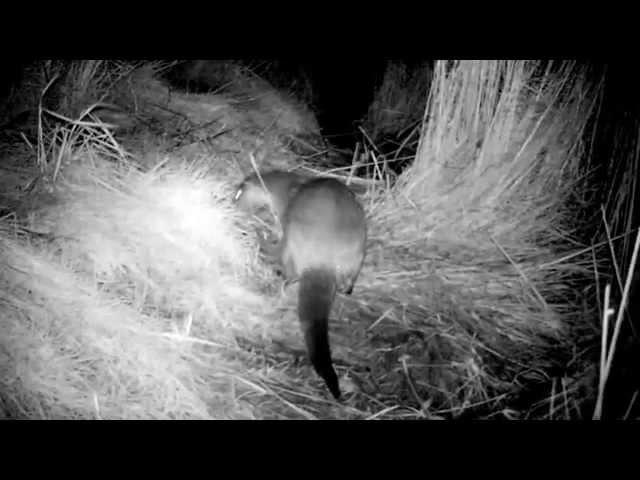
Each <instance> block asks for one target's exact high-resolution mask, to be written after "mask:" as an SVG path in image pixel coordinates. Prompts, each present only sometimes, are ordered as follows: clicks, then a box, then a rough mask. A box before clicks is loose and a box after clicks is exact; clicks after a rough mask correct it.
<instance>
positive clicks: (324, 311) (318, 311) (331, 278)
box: [298, 269, 340, 400]
mask: <svg viewBox="0 0 640 480" xmlns="http://www.w3.org/2000/svg"><path fill="white" fill-rule="evenodd" d="M335 291H336V278H335V274H334V273H332V272H327V271H324V270H321V269H314V270H309V271H306V272H303V274H302V277H301V278H300V290H299V294H298V295H299V299H298V315H299V317H300V323H301V326H302V331H303V333H304V340H305V343H306V346H307V352H308V354H309V360H310V361H311V364H312V365H313V368H314V369H315V371H316V372H317V374H318V375H320V377H322V378H323V379H324V381H325V383H326V385H327V387H328V388H329V391H330V392H331V394H332V395H333V396H334V398H335V399H336V400H339V399H340V385H339V382H338V375H336V371H335V370H334V368H333V363H332V360H331V349H330V347H329V313H330V311H331V305H332V303H333V300H334V298H335Z"/></svg>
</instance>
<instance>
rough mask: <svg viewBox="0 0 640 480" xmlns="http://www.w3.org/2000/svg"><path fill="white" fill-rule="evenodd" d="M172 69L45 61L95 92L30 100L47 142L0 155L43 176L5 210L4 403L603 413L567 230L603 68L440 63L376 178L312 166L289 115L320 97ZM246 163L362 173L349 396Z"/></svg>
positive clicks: (339, 362)
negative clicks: (265, 237)
mask: <svg viewBox="0 0 640 480" xmlns="http://www.w3.org/2000/svg"><path fill="white" fill-rule="evenodd" d="M170 66H171V65H166V64H144V63H142V64H134V65H131V64H122V63H100V62H98V63H91V62H79V63H77V64H73V65H72V66H71V67H72V68H69V66H67V68H63V67H62V66H61V67H60V68H61V71H60V79H64V81H65V82H68V83H66V84H61V85H57V84H56V81H55V79H54V80H52V79H51V78H49V79H44V80H43V81H42V82H40V88H41V90H40V92H39V93H42V92H44V93H45V95H42V96H41V97H38V98H42V99H45V98H46V93H47V87H48V88H51V89H55V91H56V92H60V91H64V88H63V87H64V85H76V84H77V85H78V86H82V89H81V90H82V91H83V92H84V93H83V95H80V96H79V97H75V98H78V100H75V101H74V102H72V103H73V105H70V104H69V103H65V102H69V101H70V98H73V97H70V96H69V95H62V97H61V98H64V99H65V101H60V100H58V101H55V102H54V101H52V103H53V104H52V105H46V106H45V103H46V102H42V101H40V100H38V101H37V102H35V105H40V107H39V109H38V119H39V122H38V125H40V128H39V129H38V134H37V138H36V139H35V140H34V142H35V143H32V144H31V147H28V148H23V149H22V150H20V149H17V150H16V149H13V150H7V152H11V154H10V155H9V154H6V153H5V157H6V159H5V161H4V163H3V168H5V166H6V165H9V164H14V165H15V164H22V165H23V170H21V174H20V175H13V176H10V177H5V182H12V185H6V186H11V187H16V186H23V184H24V182H26V181H27V179H28V181H29V182H30V184H33V185H34V186H32V187H31V188H30V189H28V190H24V189H18V188H12V189H11V191H13V192H15V193H14V194H13V195H12V196H7V197H6V198H5V204H6V205H5V209H6V211H8V212H15V213H16V214H15V215H13V214H11V215H7V216H5V217H4V218H3V219H2V224H1V226H2V231H1V232H0V248H1V249H2V262H1V265H0V281H1V282H2V289H1V291H2V300H3V306H2V308H3V310H4V311H5V314H4V315H3V319H2V322H1V323H0V330H2V332H1V334H0V355H1V356H2V362H1V365H2V367H0V385H1V387H2V388H1V389H0V390H1V391H2V393H1V394H0V398H1V401H2V403H1V405H2V407H1V411H2V412H3V413H4V416H6V417H12V418H306V419H314V418H335V419H353V418H378V419H379V418H398V419H399V418H460V417H473V418H494V417H503V418H504V417H506V418H580V417H581V416H584V415H585V412H587V415H589V416H590V415H591V413H590V412H589V410H588V409H590V408H592V407H593V404H594V402H595V400H596V397H597V390H598V369H599V368H600V367H601V365H600V363H599V358H598V351H597V348H596V349H593V347H594V345H595V346H596V347H597V346H599V345H600V342H599V337H598V334H599V328H598V324H597V319H598V315H599V314H598V311H597V309H596V302H597V294H596V292H595V289H594V288H591V289H590V288H588V287H589V285H590V284H591V285H593V280H592V278H593V274H594V260H593V258H594V250H593V249H592V248H590V246H589V245H583V244H580V243H579V239H578V238H577V235H576V233H575V232H576V230H577V229H578V228H580V216H579V215H578V214H577V212H579V208H580V207H579V205H580V202H581V201H583V197H582V195H585V194H586V193H587V192H589V188H590V183H589V180H590V177H589V172H588V171H587V168H588V167H587V165H588V162H584V161H583V160H584V158H585V141H587V140H588V138H589V136H588V133H589V132H588V123H587V122H588V119H589V118H590V115H592V113H593V110H594V106H595V105H596V103H595V101H596V99H597V98H598V97H597V95H598V92H599V88H600V84H599V83H597V82H595V83H593V82H589V81H587V76H586V72H585V71H583V70H581V69H580V68H578V67H577V66H576V65H575V64H573V63H570V62H565V63H558V64H554V63H552V64H548V65H547V64H543V63H540V62H530V61H496V62H436V64H435V69H434V71H433V81H432V84H431V88H430V90H429V93H428V101H427V104H426V109H425V110H424V111H425V114H424V118H423V121H422V125H421V126H419V133H420V136H419V138H420V143H419V146H418V150H417V154H416V158H415V161H414V163H413V165H412V166H411V167H410V168H409V169H407V170H405V172H404V173H403V174H402V175H400V177H399V178H398V179H397V180H396V181H395V182H391V181H389V177H388V176H387V173H388V172H386V171H384V166H383V163H382V162H380V161H379V158H378V156H377V155H376V154H375V152H373V151H372V152H369V156H368V157H367V158H366V159H365V160H366V161H368V162H370V163H372V164H373V168H372V169H371V171H372V172H374V176H373V177H372V178H368V179H355V178H350V174H351V173H352V172H353V171H354V170H355V168H356V167H357V166H361V165H353V166H347V167H345V168H343V169H336V170H334V171H333V172H327V171H319V170H318V167H317V165H318V162H314V163H313V164H311V163H307V162H301V161H300V160H299V157H298V156H296V155H295V154H293V153H292V152H291V144H292V143H291V142H292V138H294V137H295V135H297V134H302V135H306V134H309V133H311V134H312V133H313V132H312V131H309V130H308V129H303V130H304V131H301V130H296V129H295V128H294V129H292V128H291V125H294V126H299V125H309V122H308V118H309V117H308V115H309V112H308V111H306V110H304V109H303V111H301V113H300V119H297V118H296V115H297V113H296V112H297V110H296V106H295V104H293V103H289V102H284V103H286V108H283V109H278V108H275V106H277V105H278V104H279V102H280V100H278V99H279V98H285V97H283V96H280V95H270V96H268V98H269V99H270V100H269V102H266V103H265V102H264V101H261V102H256V101H254V100H251V101H248V99H247V97H246V95H245V94H244V93H238V92H245V93H246V88H244V87H243V88H241V86H242V85H245V86H246V85H247V84H250V85H252V88H253V89H254V91H255V89H256V88H257V87H255V82H254V81H253V80H252V81H247V82H245V83H243V82H241V83H240V85H241V86H240V87H238V88H237V89H235V90H234V89H231V90H230V91H229V92H231V93H224V92H214V93H208V94H189V93H185V92H179V91H175V90H172V89H170V88H169V87H168V86H167V84H166V83H165V82H164V81H163V80H162V79H161V78H160V73H161V72H162V71H164V69H166V68H169V67H170ZM62 72H64V75H63V73H62ZM98 72H102V73H100V74H98ZM107 72H109V74H107ZM235 72H236V73H235V75H236V76H237V75H239V74H240V73H238V71H235ZM106 78H109V79H113V81H109V82H106V81H105V80H104V79H106ZM45 80H46V81H45ZM261 84H262V83H261ZM265 88H267V87H265ZM269 88H270V87H269ZM51 91H54V90H51ZM234 92H235V94H234ZM234 95H235V96H234ZM80 98H82V99H83V100H79V99H80ZM263 98H267V97H263ZM102 104H109V105H110V107H109V111H110V112H111V113H110V114H106V116H105V107H102ZM131 105H135V109H132V108H128V109H127V108H126V107H127V106H129V107H130V106H131ZM100 109H102V112H103V117H104V118H108V119H109V120H111V121H109V122H107V123H111V124H112V125H111V126H108V125H105V124H104V122H103V121H100V117H99V111H100ZM113 112H115V113H113ZM273 112H276V113H273ZM283 112H286V113H283ZM92 113H95V115H93V117H91V118H90V116H91V115H92ZM258 113H259V114H258ZM283 115H286V119H285V120H283ZM43 119H48V120H43ZM274 119H275V120H274ZM103 120H104V119H103ZM47 122H48V123H47ZM118 125H124V127H123V128H120V129H118V128H117V127H118ZM311 130H313V129H311ZM356 160H357V161H358V162H361V161H362V158H358V157H356ZM28 166H29V167H30V168H31V170H30V169H29V168H24V167H28ZM254 168H261V169H266V168H299V169H302V170H304V171H307V172H316V173H318V174H325V175H326V174H330V173H331V174H334V175H340V176H343V177H345V180H346V181H347V182H349V183H351V184H353V185H358V186H360V187H361V188H359V189H358V191H359V192H360V196H361V199H362V202H363V204H364V205H365V208H366V210H367V213H368V219H369V231H370V244H369V249H368V254H367V258H366V262H365V267H364V269H363V271H362V274H361V277H360V279H359V280H358V283H357V284H356V289H355V291H354V294H353V296H352V297H339V298H338V299H337V301H336V304H335V305H334V308H333V315H332V317H333V321H332V325H331V337H332V350H333V354H334V360H335V362H336V366H337V370H338V374H339V375H340V377H341V380H340V381H341V387H342V389H343V392H344V393H345V394H346V395H345V396H346V399H345V401H344V402H343V403H336V402H334V401H333V400H332V399H331V398H330V396H329V395H328V394H327V392H326V391H325V389H324V386H323V383H322V381H321V380H320V379H318V378H317V376H315V374H314V373H313V370H312V369H311V368H310V366H309V365H308V362H307V361H306V359H305V357H304V351H303V342H302V339H301V334H300V333H299V328H298V324H297V318H296V314H295V303H296V300H297V296H296V293H297V292H296V288H297V286H296V285H292V286H290V287H287V288H286V289H285V288H283V287H282V281H281V280H280V279H279V278H278V277H277V276H276V275H275V273H274V271H273V269H272V268H271V265H270V263H269V262H265V261H263V260H265V259H264V258H262V257H260V256H259V254H258V242H257V240H256V232H257V231H259V229H258V228H256V227H258V226H257V225H256V224H255V222H254V221H253V220H252V219H249V218H246V217H245V216H243V215H241V214H240V213H239V212H237V211H236V210H235V209H234V208H233V205H232V204H231V197H232V194H233V192H234V189H235V186H236V185H237V182H239V180H240V179H241V178H242V177H243V176H244V175H245V174H246V173H248V172H249V171H251V170H252V169H254ZM14 170H15V168H14ZM28 172H31V179H29V178H28V177H29V174H28ZM34 178H37V179H39V180H38V182H35V183H34V182H31V180H32V179H34ZM364 190H366V191H364ZM606 247H607V246H606V244H605V245H603V246H602V247H601V248H605V249H606ZM596 251H597V250H596ZM600 387H601V388H602V384H601V385H600Z"/></svg>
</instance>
